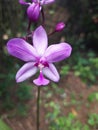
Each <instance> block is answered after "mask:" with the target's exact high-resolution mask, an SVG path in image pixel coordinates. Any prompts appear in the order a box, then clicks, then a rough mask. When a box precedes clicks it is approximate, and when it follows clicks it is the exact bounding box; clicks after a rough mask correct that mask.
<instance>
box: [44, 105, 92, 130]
mask: <svg viewBox="0 0 98 130" xmlns="http://www.w3.org/2000/svg"><path fill="white" fill-rule="evenodd" d="M49 106H50V107H51V108H52V109H53V111H52V113H51V112H50V113H48V114H47V116H46V117H47V118H48V119H49V120H50V124H49V130H90V128H89V126H88V125H86V124H82V123H81V122H80V121H78V120H77V118H76V116H75V115H74V114H72V113H69V114H68V115H67V116H66V115H65V116H64V115H63V113H62V114H61V108H60V106H59V104H57V103H54V102H50V103H49V104H48V107H49Z"/></svg>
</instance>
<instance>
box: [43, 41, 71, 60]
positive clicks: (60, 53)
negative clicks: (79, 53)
mask: <svg viewBox="0 0 98 130" xmlns="http://www.w3.org/2000/svg"><path fill="white" fill-rule="evenodd" d="M71 51H72V48H71V46H70V45H69V44H68V43H60V44H54V45H51V46H49V47H48V48H47V50H46V52H45V54H44V57H45V58H46V60H47V61H48V62H57V61H61V60H63V59H65V58H67V57H69V56H70V54H71Z"/></svg>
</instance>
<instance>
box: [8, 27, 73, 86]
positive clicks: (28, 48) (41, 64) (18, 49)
mask: <svg viewBox="0 0 98 130" xmlns="http://www.w3.org/2000/svg"><path fill="white" fill-rule="evenodd" d="M32 42H33V46H32V45H30V44H29V43H27V42H26V41H25V40H23V39H21V38H14V39H11V40H10V41H8V43H7V49H8V52H9V53H10V54H11V55H12V56H15V57H17V58H19V59H21V60H23V61H25V62H26V63H25V64H24V65H23V66H22V68H20V70H19V71H18V72H17V74H16V81H17V82H22V81H24V80H26V79H27V78H29V77H31V76H33V75H34V74H35V73H36V72H37V71H38V70H39V73H40V74H39V76H38V78H37V79H35V80H33V82H34V83H35V84H36V85H38V86H40V85H47V84H48V83H49V80H48V79H46V78H45V77H44V76H46V77H47V78H49V79H50V80H52V81H54V82H58V81H59V79H60V77H59V73H58V72H57V69H56V68H55V66H54V65H53V62H58V61H61V60H63V59H66V58H67V57H69V56H70V54H71V50H72V48H71V46H70V45H69V44H68V43H59V44H53V45H50V46H49V47H48V38H47V34H46V31H45V30H44V28H43V27H42V26H39V27H38V28H37V29H36V30H35V31H34V33H33V36H32Z"/></svg>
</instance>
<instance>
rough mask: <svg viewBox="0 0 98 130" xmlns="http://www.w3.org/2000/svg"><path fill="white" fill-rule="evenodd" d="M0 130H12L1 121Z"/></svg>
mask: <svg viewBox="0 0 98 130" xmlns="http://www.w3.org/2000/svg"><path fill="white" fill-rule="evenodd" d="M0 130H12V129H11V128H10V127H9V126H8V125H7V124H6V123H5V122H4V121H3V120H1V119H0Z"/></svg>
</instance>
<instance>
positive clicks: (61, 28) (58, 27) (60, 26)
mask: <svg viewBox="0 0 98 130" xmlns="http://www.w3.org/2000/svg"><path fill="white" fill-rule="evenodd" d="M64 27H65V24H64V23H63V22H59V23H58V24H57V25H56V27H55V31H56V32H60V31H62V30H63V29H64Z"/></svg>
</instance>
